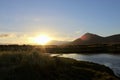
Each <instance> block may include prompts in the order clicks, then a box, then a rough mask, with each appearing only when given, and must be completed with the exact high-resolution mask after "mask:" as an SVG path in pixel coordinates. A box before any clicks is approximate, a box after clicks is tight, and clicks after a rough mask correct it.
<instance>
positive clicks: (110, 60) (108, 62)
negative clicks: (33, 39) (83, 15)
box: [51, 53, 120, 76]
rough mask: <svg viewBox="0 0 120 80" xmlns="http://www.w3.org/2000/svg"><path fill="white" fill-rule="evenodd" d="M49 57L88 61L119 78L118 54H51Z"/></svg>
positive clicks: (119, 62) (119, 63)
mask: <svg viewBox="0 0 120 80" xmlns="http://www.w3.org/2000/svg"><path fill="white" fill-rule="evenodd" d="M51 56H59V57H67V58H73V59H76V60H82V61H89V62H94V63H98V64H102V65H105V66H107V67H109V68H111V69H112V70H113V72H114V73H115V74H116V75H117V76H120V54H107V53H101V54H77V53H70V54H64V53H63V54H51Z"/></svg>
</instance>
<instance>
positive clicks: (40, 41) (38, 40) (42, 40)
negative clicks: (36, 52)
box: [34, 35, 51, 45]
mask: <svg viewBox="0 0 120 80" xmlns="http://www.w3.org/2000/svg"><path fill="white" fill-rule="evenodd" d="M49 41H51V38H50V37H49V36H47V35H40V36H37V37H35V38H34V42H35V43H37V44H40V45H46V44H47V43H48V42H49Z"/></svg>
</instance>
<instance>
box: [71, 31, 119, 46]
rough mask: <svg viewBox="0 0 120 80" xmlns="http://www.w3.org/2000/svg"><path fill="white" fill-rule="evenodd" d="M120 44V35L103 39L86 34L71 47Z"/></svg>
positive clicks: (73, 42) (72, 43)
mask: <svg viewBox="0 0 120 80" xmlns="http://www.w3.org/2000/svg"><path fill="white" fill-rule="evenodd" d="M116 43H120V34H116V35H112V36H108V37H102V36H99V35H96V34H92V33H86V34H84V35H83V36H82V37H80V38H78V39H75V40H74V41H72V42H71V43H70V45H89V44H116Z"/></svg>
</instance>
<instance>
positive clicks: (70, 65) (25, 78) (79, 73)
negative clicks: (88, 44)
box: [0, 51, 119, 80]
mask: <svg viewBox="0 0 120 80" xmlns="http://www.w3.org/2000/svg"><path fill="white" fill-rule="evenodd" d="M0 80H119V79H118V78H117V77H116V76H115V75H114V74H113V72H112V71H111V69H109V68H107V67H105V66H103V65H99V64H94V63H90V62H84V61H76V60H73V59H69V58H60V57H50V56H48V55H46V54H43V53H39V52H38V51H33V52H32V53H24V54H23V53H9V54H8V53H4V54H0Z"/></svg>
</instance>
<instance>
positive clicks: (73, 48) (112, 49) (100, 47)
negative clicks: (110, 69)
mask: <svg viewBox="0 0 120 80" xmlns="http://www.w3.org/2000/svg"><path fill="white" fill-rule="evenodd" d="M32 49H37V50H39V51H40V52H42V53H116V54H119V53H120V44H112V45H110V44H93V45H59V46H58V45H45V46H40V45H0V51H19V50H22V51H31V50H32Z"/></svg>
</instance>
